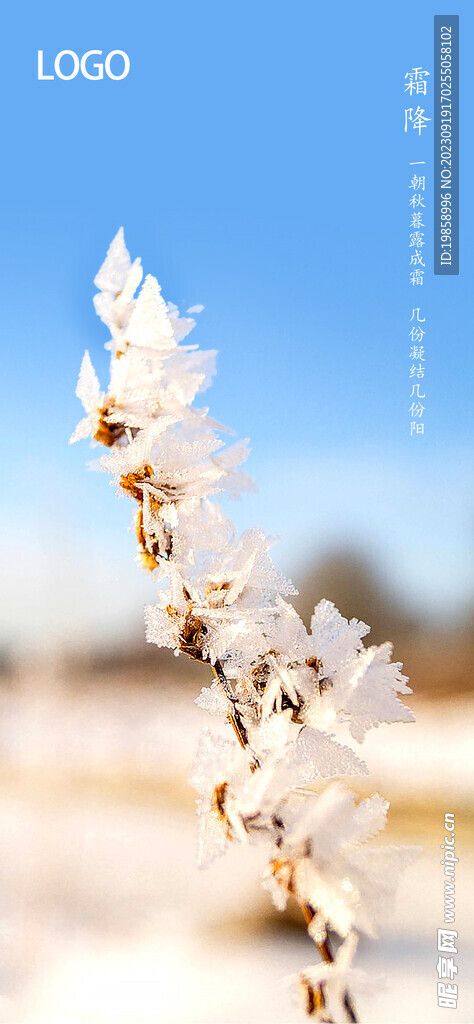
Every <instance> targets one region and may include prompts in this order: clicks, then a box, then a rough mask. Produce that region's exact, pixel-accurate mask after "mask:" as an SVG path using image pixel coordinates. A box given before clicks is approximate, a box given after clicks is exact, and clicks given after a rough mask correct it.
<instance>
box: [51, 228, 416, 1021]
mask: <svg viewBox="0 0 474 1024" xmlns="http://www.w3.org/2000/svg"><path fill="white" fill-rule="evenodd" d="M141 278H142V269H141V265H140V260H135V261H134V262H133V263H132V262H131V261H130V257H129V254H128V252H127V249H126V247H125V243H124V237H123V231H122V230H120V231H119V232H118V234H117V236H116V237H115V239H114V241H113V242H112V245H111V246H110V249H109V251H108V254H107V257H106V260H105V262H104V264H103V266H102V267H101V269H100V270H99V273H98V274H97V277H96V279H95V284H96V285H97V287H98V289H99V293H98V295H96V296H95V300H94V302H95V307H96V311H97V313H98V315H99V316H100V317H101V319H102V320H103V321H104V323H105V324H106V325H107V327H108V329H109V331H110V335H111V337H110V340H109V342H108V345H107V347H108V348H109V349H110V353H111V367H110V384H109V389H108V391H107V393H104V392H102V391H101V389H100V385H99V382H98V379H97V376H96V374H95V372H94V369H93V367H92V364H91V361H90V358H89V354H88V353H87V352H86V354H85V356H84V359H83V362H82V367H81V372H80V376H79V383H78V386H77V395H78V397H79V398H80V399H81V401H82V404H83V405H84V408H85V412H86V416H85V418H84V419H83V420H82V421H81V422H80V423H79V425H78V427H77V428H76V430H75V432H74V434H73V436H72V438H71V441H76V440H79V439H80V438H85V437H88V436H91V437H92V438H93V440H95V441H97V442H99V443H100V444H102V445H104V446H105V447H106V448H107V449H108V450H107V453H106V454H105V455H103V456H102V458H100V459H99V460H98V461H97V462H96V463H94V466H96V467H97V468H98V469H101V470H105V471H106V472H108V473H110V474H111V475H112V477H113V479H114V480H115V482H116V484H117V485H118V488H119V491H120V492H125V493H126V494H128V495H129V496H130V497H131V498H132V499H133V501H134V502H135V505H136V512H135V529H136V534H137V541H138V556H137V557H138V560H139V561H140V562H141V564H142V565H143V567H144V568H145V569H147V570H149V571H150V572H152V573H154V574H155V576H156V579H157V582H158V585H159V589H158V596H157V603H156V605H154V606H152V607H148V608H147V609H146V625H147V639H148V640H149V641H150V642H152V643H156V644H158V646H160V647H170V648H172V649H174V651H175V652H176V653H184V654H187V655H188V656H189V657H190V658H194V659H195V660H196V661H200V662H203V663H204V664H206V665H209V666H210V667H211V668H212V670H213V673H214V677H215V679H214V682H213V683H212V685H211V686H209V687H207V688H205V689H203V690H202V692H201V694H200V696H199V697H198V698H197V701H196V703H197V704H199V706H200V707H201V708H203V709H205V710H206V711H208V712H209V713H210V714H211V715H217V716H223V718H224V719H227V721H228V722H229V723H230V724H231V725H232V726H233V733H232V732H230V733H229V737H228V738H223V737H222V736H220V735H214V734H213V733H212V732H211V731H210V730H208V729H206V730H205V731H204V732H203V734H202V736H201V739H200V742H199V749H198V753H197V756H196V761H195V765H194V769H193V783H194V785H195V787H196V789H197V791H198V793H199V800H198V811H199V857H200V860H201V862H205V861H206V860H209V859H211V858H212V857H214V856H215V855H216V854H218V853H220V852H222V851H223V850H224V849H225V848H226V846H227V844H228V842H229V841H231V842H234V843H257V844H259V845H264V846H265V847H266V849H267V851H268V867H267V869H266V873H265V879H264V884H265V886H266V887H267V888H268V889H269V890H270V891H271V894H272V896H273V899H274V901H275V903H276V906H277V907H278V908H280V909H282V908H283V907H284V906H285V904H286V901H287V899H288V897H289V896H291V897H293V898H294V899H295V900H296V901H297V903H298V904H299V906H300V908H301V910H302V913H303V915H304V918H305V921H306V924H307V927H308V932H309V935H310V937H311V939H312V940H313V941H314V943H315V945H316V947H317V949H318V951H319V954H320V962H319V963H318V964H317V965H316V966H310V967H307V968H305V969H304V970H303V971H302V972H301V975H300V977H299V984H300V992H301V997H302V1001H303V1005H304V1007H305V1009H306V1012H307V1013H308V1014H309V1015H310V1016H311V1017H313V1019H314V1020H316V1021H355V1020H356V1019H357V1018H356V1014H355V1010H354V1005H353V1002H352V998H351V996H350V995H349V990H350V989H351V988H352V986H353V984H354V983H356V985H357V983H358V981H359V980H360V978H359V976H360V972H359V971H357V970H355V969H353V968H352V967H351V962H352V957H353V954H354V951H355V948H356V945H357V938H358V934H359V932H365V933H367V934H368V935H372V936H373V935H375V934H376V930H377V927H378V925H379V923H381V921H382V920H383V919H384V918H385V917H386V914H387V909H388V904H389V902H390V898H391V896H392V894H393V892H394V889H395V886H396V883H397V879H398V875H399V872H400V869H401V868H402V867H403V865H404V864H405V863H407V861H409V860H410V859H411V857H412V856H413V851H412V850H411V849H410V848H402V849H396V848H393V847H389V846H383V847H381V848H378V847H376V846H373V845H372V844H371V843H370V842H369V841H370V840H371V839H372V838H373V837H374V836H375V835H376V834H377V833H378V832H379V831H380V830H381V829H382V828H383V827H384V824H385V818H386V814H387V808H388V804H387V803H386V801H385V800H383V799H382V797H380V796H379V795H378V794H376V795H374V796H372V797H370V798H369V799H365V800H358V799H357V798H356V796H355V795H354V794H353V793H351V792H350V790H349V789H347V788H346V786H345V785H344V784H343V782H342V781H341V779H342V777H343V776H346V775H365V774H367V767H366V765H365V764H364V762H363V761H361V760H360V759H359V758H358V757H357V756H356V755H355V753H354V751H353V750H352V749H351V748H350V747H349V746H345V745H343V744H342V743H340V742H339V741H338V740H337V739H336V738H335V737H336V735H339V734H340V732H341V730H343V729H346V730H347V729H348V730H349V733H350V734H351V736H352V737H353V739H355V740H356V741H358V742H359V743H360V742H362V740H363V739H364V735H365V733H366V732H367V730H368V729H370V728H372V727H374V726H375V727H376V726H378V725H379V723H380V722H409V721H411V720H412V718H413V716H412V713H411V712H410V711H409V710H408V709H407V708H406V707H405V706H404V705H403V704H402V703H401V702H400V700H399V699H398V694H405V693H410V692H411V691H410V690H409V688H408V686H407V685H406V684H407V680H406V678H405V677H404V676H403V675H402V673H401V667H402V666H401V665H400V664H397V663H392V662H391V660H390V658H391V646H390V644H383V645H382V646H381V647H368V648H367V647H364V645H363V642H362V641H363V637H364V636H365V635H366V634H367V633H368V632H369V627H368V626H366V625H365V624H364V623H363V622H357V620H356V619H352V620H351V621H350V622H348V621H347V620H346V619H344V618H343V617H342V615H340V614H339V612H338V611H337V609H336V608H335V607H334V605H333V604H331V603H330V602H329V601H321V602H320V603H319V604H318V605H317V607H316V608H315V610H314V614H313V617H312V621H311V633H310V634H309V635H308V633H307V631H306V628H305V626H304V624H303V622H302V621H301V619H300V618H299V616H298V615H297V613H296V611H295V610H294V608H293V607H292V605H291V604H290V603H289V601H288V600H286V598H288V597H289V596H290V595H291V594H295V593H296V591H295V590H294V588H293V586H292V584H291V583H289V582H288V581H287V580H286V579H284V577H283V576H282V575H281V574H280V573H279V572H278V570H277V569H276V568H275V566H274V564H273V562H272V560H271V558H270V557H269V554H268V549H269V547H270V544H271V541H270V540H269V539H268V538H267V537H266V536H265V535H264V534H263V533H262V532H261V531H260V530H250V531H247V532H246V533H244V534H243V535H242V536H240V537H238V536H236V532H235V528H234V526H233V524H232V522H230V520H229V519H227V518H226V517H225V516H224V514H223V512H222V510H221V508H220V506H219V504H218V503H217V502H216V501H215V500H213V496H214V495H216V494H217V493H218V492H222V491H228V492H231V493H233V494H237V493H238V492H239V491H240V490H241V489H243V488H245V487H248V485H249V482H250V481H249V478H248V477H246V475H245V474H244V473H243V472H242V470H241V469H239V468H238V467H239V466H240V465H241V464H242V463H243V462H244V461H245V459H246V457H247V454H248V447H247V444H246V443H245V442H244V443H237V444H234V445H231V446H230V447H225V446H224V443H223V441H222V440H221V439H220V437H219V434H220V433H222V429H223V428H221V427H219V425H218V424H216V423H214V422H213V421H212V420H211V419H210V418H209V416H208V410H207V409H199V408H196V407H195V406H194V404H193V403H194V400H195V398H196V395H197V394H198V393H199V392H201V391H203V390H204V389H205V388H206V387H207V386H208V384H209V383H210V379H211V377H212V375H213V372H214V357H215V353H214V352H200V351H199V350H198V348H197V346H189V345H183V344H182V342H183V341H184V339H185V338H186V337H187V335H188V334H189V332H190V331H191V329H192V328H193V327H194V325H195V321H194V320H193V319H192V318H190V317H188V318H186V317H180V316H179V312H178V310H177V308H176V307H175V306H174V305H172V304H166V302H165V301H164V300H163V298H162V296H161V290H160V286H159V284H158V282H157V281H156V280H155V278H154V277H150V276H149V277H146V278H145V281H144V283H143V285H142V287H141V289H140V291H139V292H138V296H137V297H136V298H135V294H136V292H137V289H138V288H139V285H140V283H141ZM200 308H201V307H194V308H193V309H191V310H188V313H192V312H196V311H199V310H200ZM324 780H329V782H328V783H327V784H326V785H325V786H324V784H323V783H324ZM313 783H319V785H318V786H317V787H313V788H311V784H313ZM329 931H330V932H331V939H329V937H328V933H329Z"/></svg>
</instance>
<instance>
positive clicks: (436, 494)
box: [0, 0, 474, 642]
mask: <svg viewBox="0 0 474 1024" xmlns="http://www.w3.org/2000/svg"><path fill="white" fill-rule="evenodd" d="M437 12H438V8H437V7H436V8H435V7H434V5H433V4H431V3H425V2H420V3H417V4H411V3H397V4H392V5H390V6H389V5H386V4H381V3H369V2H365V3H361V4H359V5H353V4H350V3H348V2H344V3H339V4H336V5H329V6H328V5H319V4H317V3H315V2H314V0H297V2H295V3H292V4H282V3H278V2H274V0H273V2H271V3H270V2H269V0H268V2H267V0H264V2H261V3H250V2H248V0H240V2H239V3H238V4H233V5H232V4H222V3H217V2H208V0H203V2H201V3H199V4H198V3H195V2H176V3H170V2H168V3H166V4H165V3H161V2H159V0H158V2H153V3H151V2H149V0H146V2H145V3H144V4H142V5H133V4H129V3H127V4H125V3H113V4H112V3H111V2H110V0H107V2H104V3H102V4H100V5H99V4H97V3H94V4H92V3H90V2H87V0H86V2H83V3H81V4H80V5H75V6H74V7H72V6H71V5H64V4H59V3H58V4H54V3H50V2H49V3H48V2H46V3H45V4H42V5H40V6H38V5H33V4H32V3H30V5H29V7H28V8H25V7H24V6H23V5H10V6H9V7H8V9H7V11H6V12H5V14H4V25H3V28H4V31H3V43H2V59H1V62H0V77H1V88H2V94H3V97H4V102H3V104H2V121H3V123H2V134H3V142H4V146H3V149H4V154H3V159H2V165H1V170H0V175H1V186H2V187H1V196H2V218H1V227H0V231H1V253H0V281H1V290H2V351H3V363H2V385H3V391H4V394H3V407H4V410H5V421H6V429H4V436H3V465H4V480H5V488H4V491H5V499H4V507H3V520H4V527H5V529H4V536H5V538H6V539H5V541H4V552H3V559H4V569H5V580H6V586H7V589H8V593H9V599H8V609H7V614H6V617H5V624H4V630H5V637H6V639H7V640H8V639H9V638H10V637H21V638H22V640H23V641H25V640H26V641H27V640H28V638H29V636H30V635H31V637H32V638H33V637H34V638H36V639H35V642H36V640H38V638H39V639H41V640H42V641H44V640H46V641H47V642H53V640H54V637H55V636H57V635H58V634H61V635H62V636H63V637H65V638H66V639H67V638H68V637H71V638H72V637H73V636H75V635H81V634H84V633H85V632H86V631H87V630H89V629H90V630H92V631H96V632H97V631H99V632H100V631H105V632H106V631H107V630H111V631H113V630H116V629H117V628H118V629H121V628H122V626H123V623H124V622H126V621H129V620H130V617H131V616H132V617H133V616H135V621H137V622H138V621H139V619H140V615H141V606H142V599H143V597H144V596H148V597H149V596H150V588H149V584H148V583H146V582H145V581H142V580H141V578H140V577H139V574H138V570H137V569H136V568H135V566H134V565H133V562H132V555H133V539H132V538H131V537H130V536H129V535H127V533H126V529H125V527H126V524H127V522H128V519H129V518H130V514H131V509H130V507H129V506H128V505H126V504H125V503H123V504H122V505H121V506H120V505H118V503H117V502H115V500H114V498H113V495H112V494H110V493H109V491H108V486H107V482H106V479H105V478H99V477H96V476H95V475H93V474H90V475H89V476H88V475H87V474H86V472H85V469H84V463H85V461H86V460H87V458H88V457H89V452H88V450H87V447H86V446H84V445H82V446H81V447H79V446H78V447H77V448H75V449H72V450H71V449H69V448H68V447H67V438H68V436H69V434H70V432H71V430H72V428H73V426H74V425H75V423H76V421H77V419H78V418H79V414H80V408H79V404H78V402H77V400H76V399H75V397H74V388H75V381H76V376H77V371H78V367H79V364H80V360H81V356H82V352H83V349H84V348H85V347H86V346H87V347H88V348H89V350H90V352H91V355H92V358H93V361H94V362H95V364H96V366H97V368H98V370H99V371H100V372H101V374H102V376H103V379H104V381H105V374H106V367H107V358H106V355H105V353H104V352H103V347H102V346H103V344H104V342H105V341H106V331H105V328H104V327H103V326H102V325H101V324H100V322H99V321H98V320H97V318H96V317H95V313H94V310H93V306H92V295H93V291H94V289H93V284H92V279H93V277H94V274H95V272H96V270H97V268H98V266H99V264H100V262H101V260H102V258H103V256H104V254H105V250H106V248H107V246H108V244H109V242H110V240H111V238H112V236H113V235H114V233H115V231H116V230H117V228H118V227H119V226H120V224H123V225H124V228H125V233H126V239H127V242H128V245H129V248H130V250H131V252H132V255H134V256H135V255H141V256H142V258H143V262H144V266H145V268H146V270H147V271H149V272H152V273H154V274H156V276H157V277H158V278H159V280H160V282H161V284H162V286H163V291H164V295H165V297H166V298H167V299H169V300H172V301H174V302H177V303H178V304H179V305H180V307H181V308H184V309H185V308H186V307H187V306H189V305H191V304H194V303H198V302H199V303H203V304H204V306H205V312H204V313H202V314H201V316H200V319H199V325H198V327H197V328H196V331H195V334H194V339H193V340H196V341H198V342H199V344H201V345H202V346H203V347H217V348H218V349H219V353H220V355H219V360H218V376H217V379H216V382H215V384H214V386H213V388H212V390H211V391H210V392H208V395H207V396H206V401H209V403H210V404H211V409H212V412H213V414H214V415H215V417H216V418H217V419H220V420H222V421H224V422H227V423H229V424H231V425H232V426H233V427H234V428H235V430H236V431H237V433H238V434H239V435H244V436H248V435H250V437H251V439H252V443H253V454H252V458H251V462H250V469H251V471H252V472H253V474H254V475H255V476H256V477H257V479H258V483H259V486H260V492H259V494H257V495H255V496H251V497H250V498H249V499H248V500H246V502H245V503H243V504H241V505H239V506H238V507H236V509H235V514H236V518H237V520H238V523H239V526H242V527H243V526H247V525H251V524H253V522H254V521H257V522H258V523H259V525H261V526H262V527H264V528H265V529H267V530H268V531H269V532H271V533H278V534H281V535H282V538H283V539H282V542H281V544H280V546H279V549H277V550H276V551H275V557H276V558H277V560H279V561H280V563H281V564H282V566H283V567H284V568H285V569H286V570H287V571H289V572H291V573H292V574H293V575H294V577H295V578H296V579H297V580H298V579H300V578H301V576H302V572H303V568H304V565H305V562H306V560H307V558H308V552H309V553H311V557H312V555H313V553H314V552H315V553H317V554H321V555H322V554H324V553H325V551H327V550H328V549H329V548H330V547H331V546H334V545H337V544H339V543H342V542H344V543H354V544H356V545H358V546H360V547H362V548H364V549H365V550H367V551H368V552H369V553H370V554H371V555H372V557H373V558H374V560H375V562H377V563H378V564H380V565H381V566H382V569H383V571H384V572H385V573H386V575H387V576H388V577H389V578H390V579H391V580H392V582H393V585H394V586H395V587H396V588H397V589H398V592H399V593H402V594H404V595H405V597H406V600H407V602H408V603H409V604H410V606H411V607H413V606H414V607H415V608H417V610H418V611H420V610H422V611H427V612H429V614H437V615H439V614H442V613H443V612H444V611H446V612H447V613H448V614H449V615H454V614H455V613H456V612H457V610H458V609H461V608H462V607H463V606H464V605H465V602H466V600H467V599H468V597H469V595H470V593H471V591H470V587H471V583H470V580H471V574H472V546H471V535H472V503H471V488H470V481H469V476H470V472H471V460H470V448H471V442H472V401H471V392H472V364H473V355H472V352H473V346H472V340H471V331H472V329H471V324H472V320H473V317H472V306H473V303H474V289H473V287H472V280H473V259H474V256H473V247H472V244H471V239H472V229H473V201H472V187H471V184H470V182H471V180H472V155H473V137H472V109H473V77H472V68H473V62H472V60H471V59H470V54H472V52H473V46H474V37H473V22H474V17H473V14H474V11H473V7H472V4H471V3H469V2H465V0H463V2H461V3H458V4H457V5H456V12H457V13H459V14H460V16H461V44H462V64H461V71H462V76H461V109H462V122H461V168H462V171H461V183H462V195H461V201H462V206H461V243H462V244H461V273H460V276H459V278H445V279H441V278H434V276H433V274H432V262H431V257H432V244H431V243H432V229H431V193H430V192H429V191H428V205H429V209H428V211H427V213H428V216H427V227H426V229H425V230H426V238H427V240H428V245H427V247H426V248H427V250H429V252H428V256H427V261H428V268H427V273H426V278H425V285H424V288H423V293H422V294H421V289H416V292H417V295H416V298H417V301H416V302H415V301H413V302H412V299H413V294H412V293H413V292H414V289H413V288H410V285H409V283H408V280H409V278H408V234H409V228H408V223H409V210H408V198H407V197H408V180H409V179H408V173H409V169H408V161H409V160H413V159H425V158H426V159H427V160H428V161H429V163H428V174H429V172H430V166H432V159H431V149H432V134H431V130H430V131H429V132H427V133H425V136H424V137H423V138H422V139H421V140H418V139H417V138H416V137H415V136H413V137H410V136H408V135H405V134H404V132H403V110H404V108H405V106H407V105H408V104H407V103H406V102H405V99H406V97H405V95H404V92H403V83H404V75H405V72H406V71H407V70H409V69H410V68H412V67H413V66H420V65H422V66H423V67H424V68H426V69H427V70H430V71H432V70H433V68H432V36H433V25H432V22H433V14H434V13H437ZM40 48H41V49H43V50H44V51H45V54H46V58H47V57H48V55H50V56H54V55H55V54H56V53H57V52H58V51H59V50H61V49H65V48H67V49H73V50H75V51H77V52H78V53H79V54H81V53H82V52H84V51H85V50H87V49H91V48H94V49H96V48H97V49H102V50H103V51H104V53H107V52H108V51H109V50H111V49H116V48H120V49H124V50H126V51H127V53H128V54H129V56H130V60H131V72H130V75H129V76H128V78H127V79H125V80H124V81H122V82H111V81H109V80H104V81H102V82H89V81H86V80H84V79H82V78H77V79H75V80H74V81H71V82H61V81H54V82H38V81H37V79H36V52H37V50H38V49H40ZM426 105H427V108H428V112H429V113H431V111H432V90H431V97H428V99H427V103H426ZM430 107H431V110H429V108H430ZM417 143H419V144H418V145H416V144H417ZM415 150H416V155H413V154H414V151H415ZM422 151H423V156H421V153H422ZM420 302H421V303H422V306H423V309H424V310H425V313H426V316H427V318H428V332H427V335H426V339H425V342H426V345H425V347H426V349H427V355H428V361H427V373H426V378H425V384H426V394H427V399H426V407H427V408H426V413H425V423H426V427H425V429H426V434H425V436H424V438H423V439H419V438H417V439H410V437H409V420H410V417H409V412H408V409H409V405H410V401H411V400H410V397H409V396H410V384H409V380H408V366H409V360H408V351H409V338H408V331H409V324H408V319H409V315H410V311H411V308H412V305H418V304H419V303H420ZM104 608H107V610H106V611H104Z"/></svg>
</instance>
